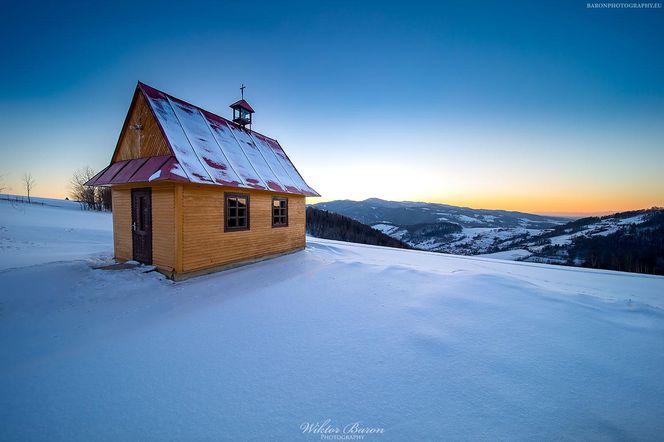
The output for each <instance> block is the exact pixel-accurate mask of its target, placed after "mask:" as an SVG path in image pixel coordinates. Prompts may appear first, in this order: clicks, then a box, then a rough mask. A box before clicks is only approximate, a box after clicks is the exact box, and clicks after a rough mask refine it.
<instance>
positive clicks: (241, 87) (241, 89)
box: [240, 83, 246, 99]
mask: <svg viewBox="0 0 664 442" xmlns="http://www.w3.org/2000/svg"><path fill="white" fill-rule="evenodd" d="M245 87H246V86H245V85H244V83H242V86H240V94H242V99H244V88H245Z"/></svg>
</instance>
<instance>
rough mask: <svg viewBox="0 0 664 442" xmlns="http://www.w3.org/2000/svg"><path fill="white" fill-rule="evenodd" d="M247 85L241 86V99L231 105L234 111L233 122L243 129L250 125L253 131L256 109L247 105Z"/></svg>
mask: <svg viewBox="0 0 664 442" xmlns="http://www.w3.org/2000/svg"><path fill="white" fill-rule="evenodd" d="M245 87H246V86H245V85H244V84H243V85H242V86H240V94H241V98H240V99H239V100H238V101H236V102H235V103H233V104H231V105H230V108H231V109H233V122H235V123H237V124H239V125H240V126H242V127H246V126H247V124H248V125H249V129H251V116H252V114H253V113H254V109H253V108H252V107H251V106H250V105H249V103H247V101H246V100H245V99H244V89H245Z"/></svg>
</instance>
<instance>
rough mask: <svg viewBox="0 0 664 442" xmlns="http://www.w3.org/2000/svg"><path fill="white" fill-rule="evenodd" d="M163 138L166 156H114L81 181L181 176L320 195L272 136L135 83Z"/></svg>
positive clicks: (187, 179)
mask: <svg viewBox="0 0 664 442" xmlns="http://www.w3.org/2000/svg"><path fill="white" fill-rule="evenodd" d="M137 89H138V91H139V92H140V93H142V94H143V96H144V97H145V99H146V101H147V102H148V104H149V106H150V109H151V110H152V113H153V115H154V117H155V119H156V120H157V123H158V124H159V127H160V128H161V131H162V133H163V135H164V137H165V138H166V141H167V142H168V145H169V147H170V150H171V156H161V157H151V158H140V159H134V160H125V161H118V162H115V163H112V164H110V165H109V166H108V167H107V168H106V169H104V170H102V171H101V172H99V173H98V174H97V175H95V176H94V177H93V178H92V179H91V180H90V181H89V182H88V183H86V184H87V185H90V186H103V185H109V184H121V183H132V182H151V181H164V180H168V181H182V182H190V183H197V184H212V185H219V186H229V187H238V188H247V189H263V190H270V191H274V192H284V193H293V194H298V195H306V196H320V195H319V194H318V192H316V191H315V190H314V189H312V188H311V187H309V185H308V184H307V183H306V182H305V181H304V179H303V178H302V176H301V175H300V173H299V172H298V171H297V169H296V168H295V166H294V165H293V163H292V162H291V161H290V159H289V158H288V155H286V152H284V150H283V149H282V148H281V145H279V142H277V140H273V139H272V138H269V137H266V136H265V135H261V134H259V133H257V132H254V131H252V130H248V129H244V128H242V127H240V126H239V125H237V124H235V123H233V122H232V121H229V120H227V119H225V118H223V117H220V116H218V115H215V114H213V113H211V112H208V111H206V110H204V109H201V108H199V107H197V106H194V105H192V104H189V103H187V102H185V101H182V100H179V99H177V98H175V97H173V96H171V95H168V94H166V93H164V92H161V91H159V90H157V89H154V88H152V87H150V86H148V85H146V84H143V83H140V82H139V83H138V86H137Z"/></svg>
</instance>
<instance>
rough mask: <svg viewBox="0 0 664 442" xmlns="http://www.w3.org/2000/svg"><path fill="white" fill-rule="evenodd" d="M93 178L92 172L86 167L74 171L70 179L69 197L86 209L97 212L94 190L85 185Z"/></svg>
mask: <svg viewBox="0 0 664 442" xmlns="http://www.w3.org/2000/svg"><path fill="white" fill-rule="evenodd" d="M93 176H95V173H94V171H93V170H92V169H91V168H90V167H87V166H86V167H84V168H82V169H78V170H77V171H75V172H74V175H73V176H72V178H71V197H72V199H73V200H76V201H79V202H81V203H82V204H83V205H84V207H85V208H86V209H90V210H99V208H98V207H97V198H96V192H95V188H94V187H90V186H86V185H85V183H87V182H88V181H90V179H91V178H92V177H93Z"/></svg>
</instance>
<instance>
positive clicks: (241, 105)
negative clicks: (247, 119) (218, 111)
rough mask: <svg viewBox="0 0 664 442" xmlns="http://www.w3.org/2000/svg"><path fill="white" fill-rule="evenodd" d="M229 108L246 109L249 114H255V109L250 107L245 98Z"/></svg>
mask: <svg viewBox="0 0 664 442" xmlns="http://www.w3.org/2000/svg"><path fill="white" fill-rule="evenodd" d="M229 107H230V108H231V109H245V110H247V111H248V112H249V113H252V114H253V113H254V112H255V111H254V108H252V107H251V106H250V105H249V103H247V100H245V99H244V98H242V99H240V100H237V101H236V102H235V103H233V104H231V105H230V106H229Z"/></svg>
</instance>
